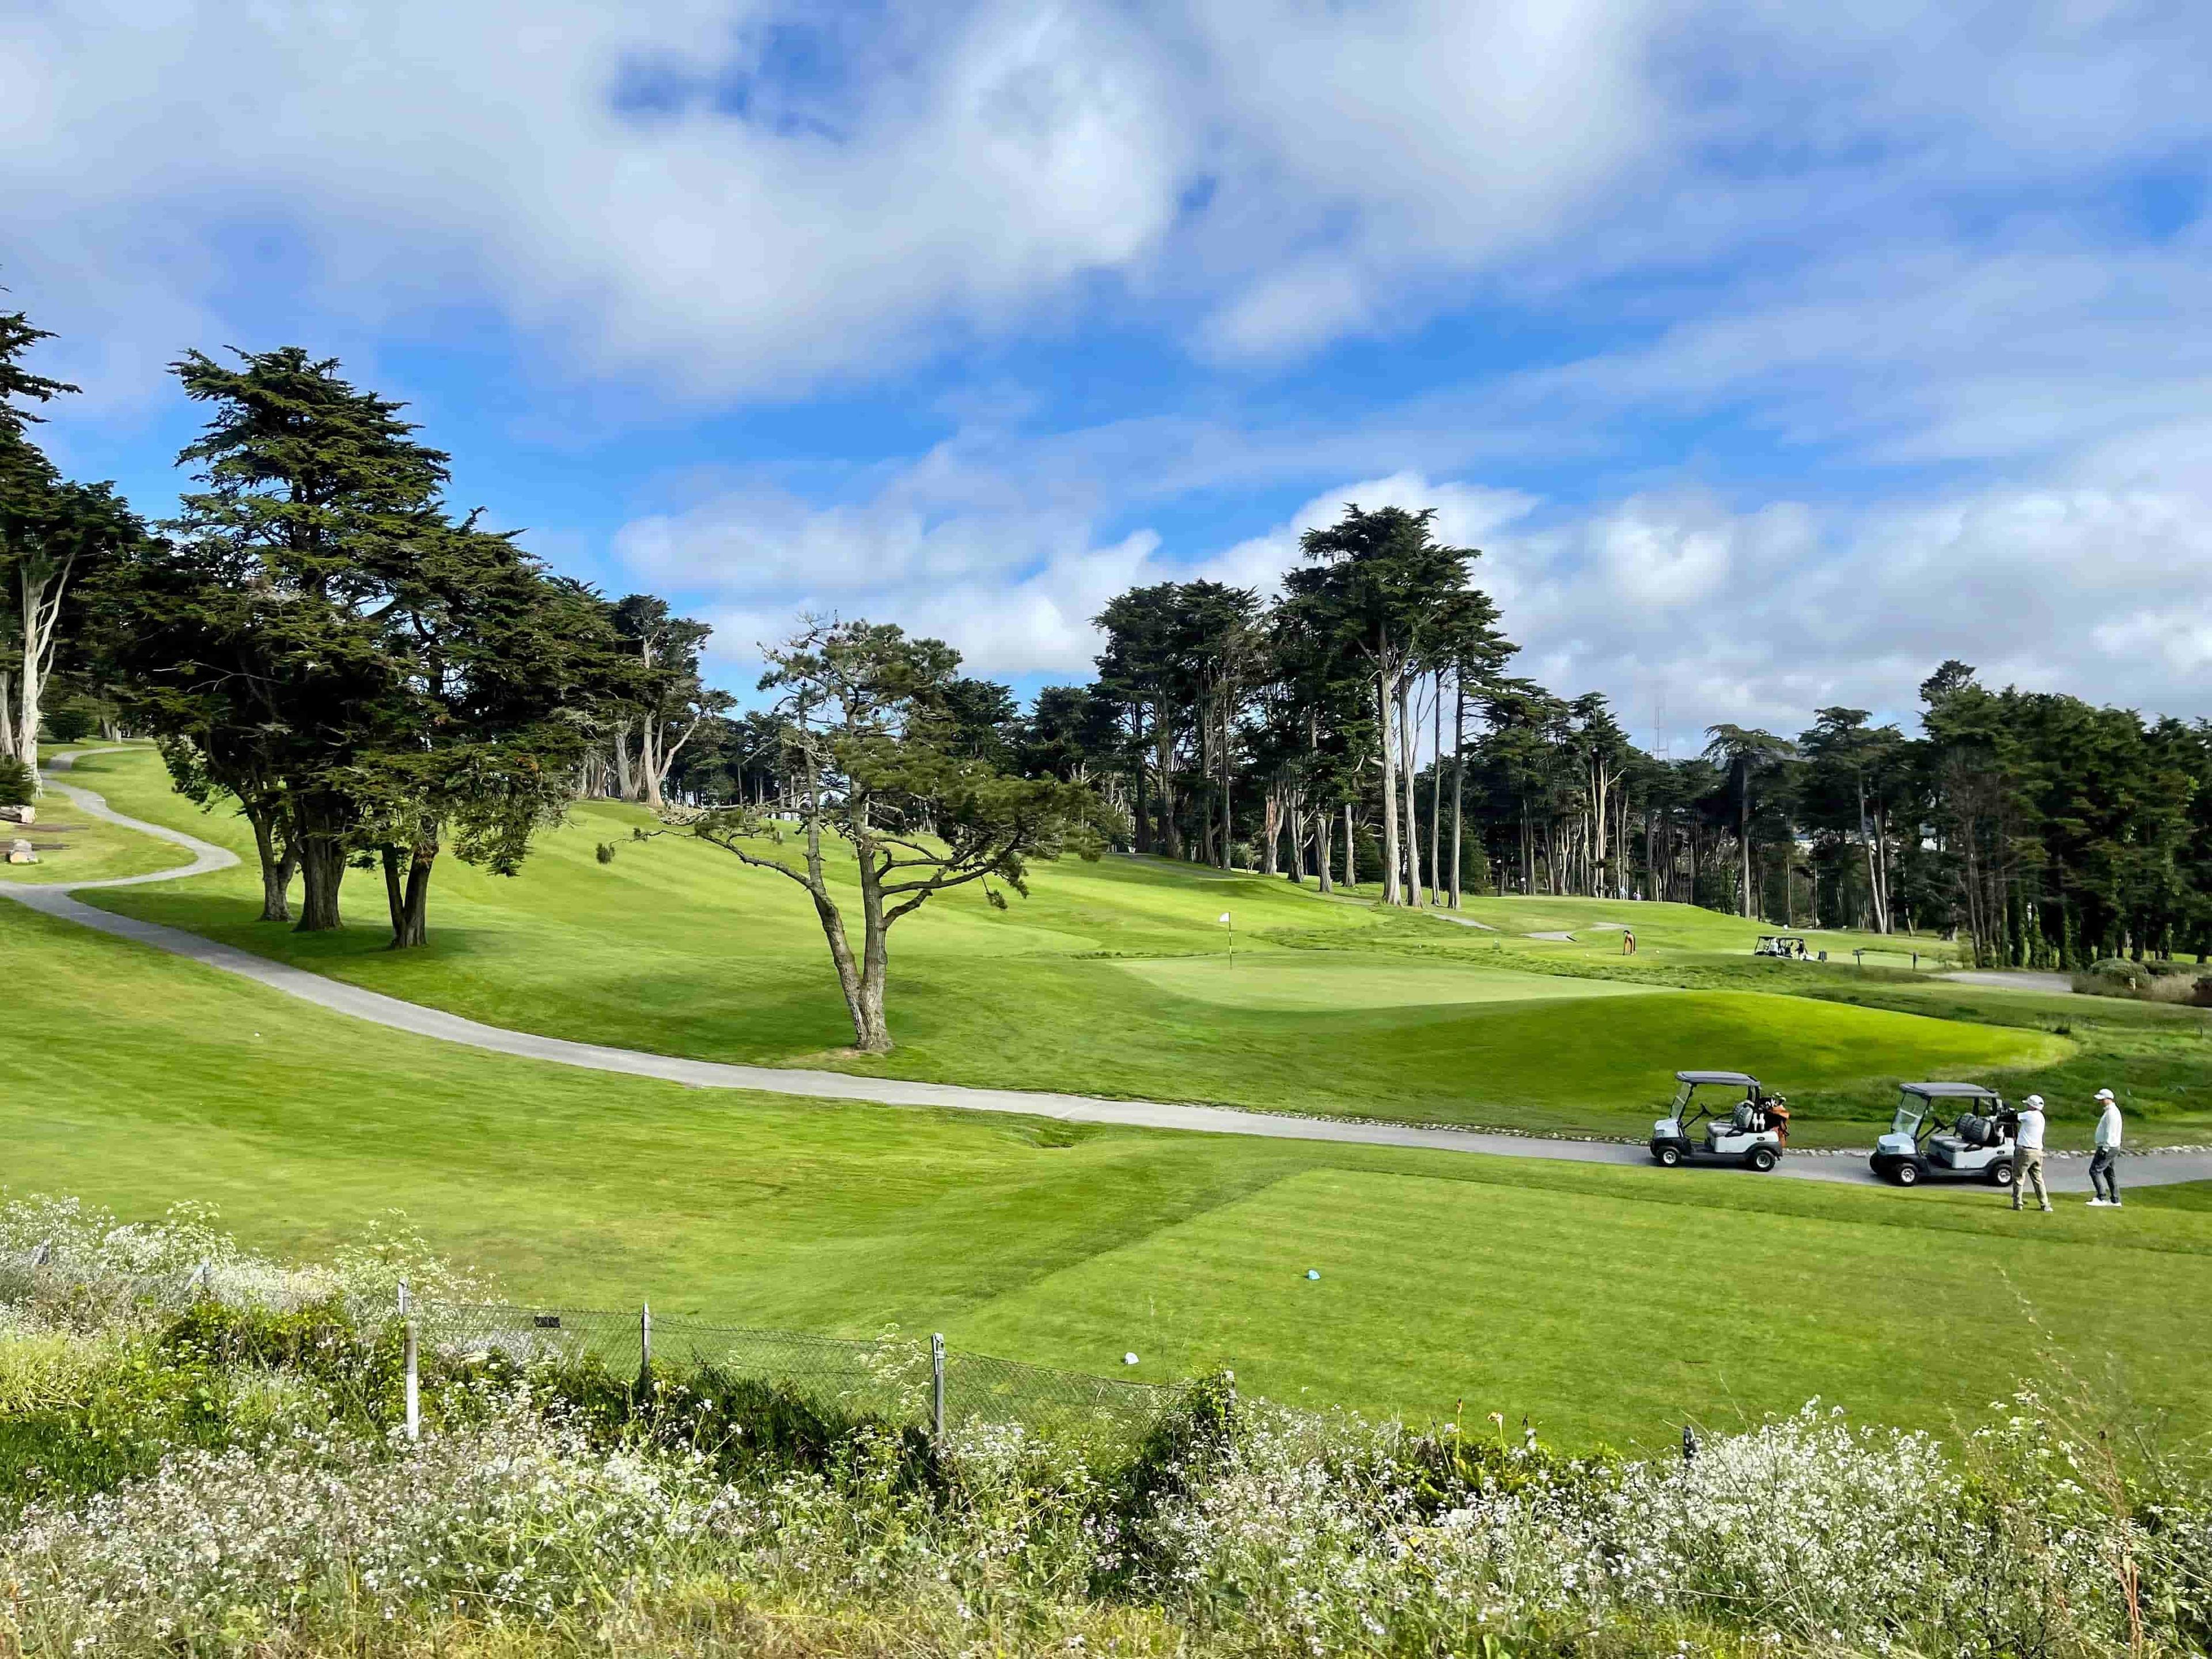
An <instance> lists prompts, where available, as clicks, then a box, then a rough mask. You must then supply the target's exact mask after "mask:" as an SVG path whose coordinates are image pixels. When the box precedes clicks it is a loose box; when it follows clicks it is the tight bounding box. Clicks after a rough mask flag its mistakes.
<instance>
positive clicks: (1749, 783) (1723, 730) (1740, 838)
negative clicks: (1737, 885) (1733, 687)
mask: <svg viewBox="0 0 2212 1659" xmlns="http://www.w3.org/2000/svg"><path fill="white" fill-rule="evenodd" d="M1705 736H1706V738H1708V739H1709V741H1708V742H1707V743H1706V744H1705V758H1706V759H1707V760H1710V761H1712V762H1713V763H1716V764H1718V765H1724V766H1726V767H1727V768H1728V769H1729V775H1730V777H1731V778H1732V779H1733V781H1734V782H1735V798H1736V848H1737V857H1738V859H1739V861H1740V863H1739V867H1740V870H1741V877H1742V881H1741V896H1742V902H1743V909H1742V914H1743V915H1745V916H1747V917H1756V916H1757V915H1759V906H1758V903H1757V900H1756V897H1755V896H1754V895H1753V891H1752V882H1751V821H1752V791H1753V780H1754V779H1755V777H1756V776H1757V775H1758V774H1759V771H1760V770H1761V769H1764V768H1766V767H1770V766H1771V765H1773V764H1774V763H1776V762H1778V761H1779V760H1781V759H1782V758H1783V757H1785V756H1787V755H1790V754H1793V753H1795V752H1796V750H1795V749H1794V747H1793V746H1792V745H1791V744H1790V741H1789V740H1788V739H1787V738H1778V737H1776V736H1775V735H1774V733H1773V732H1762V731H1759V729H1758V728H1757V727H1755V726H1735V725H1732V724H1729V723H1727V722H1723V723H1722V724H1720V725H1718V726H1707V727H1706V728H1705Z"/></svg>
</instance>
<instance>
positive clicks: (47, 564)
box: [0, 554, 76, 795]
mask: <svg viewBox="0 0 2212 1659" xmlns="http://www.w3.org/2000/svg"><path fill="white" fill-rule="evenodd" d="M75 564H76V555H74V554H71V555H70V556H67V557H65V558H64V559H61V560H60V561H58V562H55V561H52V560H49V559H45V558H40V557H36V556H29V555H26V556H24V557H22V558H21V560H19V561H18V562H17V565H16V599H15V605H16V620H17V622H18V623H20V624H21V628H22V630H23V640H22V650H23V660H22V663H21V667H20V670H19V672H20V675H21V678H20V679H19V680H18V681H17V684H16V690H15V696H16V726H15V736H14V742H13V752H14V754H15V758H16V759H18V760H20V761H21V762H22V763H24V764H25V765H26V766H28V767H29V768H30V769H31V793H33V794H34V795H37V794H43V793H46V785H45V784H44V782H43V781H41V780H40V776H39V720H40V701H41V699H42V698H43V697H44V696H45V695H46V678H47V676H48V675H50V674H52V672H53V666H54V647H55V644H56V642H57V641H58V639H59V637H60V627H61V610H62V597H63V595H64V593H66V592H68V590H69V579H70V569H71V568H72V567H74V566H75ZM7 720H8V709H7V707H6V705H5V704H4V702H0V726H4V725H5V724H6V723H7Z"/></svg>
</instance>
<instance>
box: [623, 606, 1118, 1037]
mask: <svg viewBox="0 0 2212 1659" xmlns="http://www.w3.org/2000/svg"><path fill="white" fill-rule="evenodd" d="M959 661H960V658H959V653H957V652H956V651H954V650H953V649H952V647H950V646H948V645H945V644H944V643H943V642H942V641H937V640H927V639H910V638H908V636H907V635H906V634H905V633H904V632H903V631H902V630H901V629H898V628H896V627H892V626H887V625H878V624H876V623H866V622H847V623H834V622H829V623H811V624H809V625H808V626H807V627H806V628H805V629H804V630H803V631H802V632H800V633H799V634H798V635H795V636H794V637H793V638H792V639H790V640H788V641H786V642H785V643H783V644H782V645H781V646H779V647H776V648H775V649H774V650H772V651H770V652H769V653H768V662H769V671H768V672H767V674H766V675H764V676H763V678H762V680H761V689H762V690H772V691H775V692H777V693H779V694H780V696H779V699H778V702H777V704H776V709H777V713H778V715H779V718H780V720H781V724H782V727H783V734H784V744H785V751H786V755H787V764H788V765H789V767H790V769H791V775H792V785H793V799H792V800H791V801H790V803H788V804H789V805H790V806H791V807H792V808H793V810H794V811H796V812H797V814H798V817H799V833H800V835H801V836H802V838H803V839H802V847H801V849H800V852H799V857H798V860H797V861H796V862H795V863H794V862H793V861H791V860H789V859H788V858H787V856H785V855H783V854H781V853H780V852H779V851H778V850H777V842H776V841H775V840H774V839H770V840H768V841H765V842H764V840H763V838H764V837H775V836H778V834H779V832H778V831H777V830H776V829H775V826H774V825H772V824H770V823H768V822H766V821H765V820H763V817H761V815H760V814H759V813H758V812H757V811H754V810H752V809H751V808H750V807H748V806H745V805H736V806H729V807H722V808H717V809H710V810H705V811H692V810H686V809H673V808H671V809H668V810H667V811H665V817H666V818H667V819H668V821H669V823H671V826H672V827H675V828H677V829H681V830H682V831H684V832H685V833H689V834H690V835H693V836H697V837H698V838H700V839H701V840H702V841H706V842H711V843H712V844H714V846H717V847H720V848H723V850H725V851H726V852H728V853H730V854H732V855H734V856H735V857H736V858H737V859H738V861H739V862H741V863H743V864H744V865H745V866H748V867H750V868H752V869H757V870H767V871H772V872H775V874H777V875H780V876H782V877H784V878H786V879H787V880H789V881H792V882H794V883H796V884H798V885H799V887H801V888H803V889H804V890H805V892H806V894H807V896H808V897H809V898H811V900H812V901H813V904H814V912H815V915H816V917H817V920H819V921H820V922H821V924H822V933H823V939H825V940H826V941H827V943H828V945H829V959H830V962H831V963H832V965H833V966H834V967H835V968H836V973H837V982H838V986H839V987H840V989H841V990H842V992H843V994H844V998H845V1006H846V1012H847V1013H848V1015H849V1016H850V1018H851V1020H852V1024H853V1037H854V1045H855V1046H856V1047H857V1048H860V1050H861V1051H862V1052H863V1053H866V1054H888V1053H890V1048H891V1036H890V1024H889V1021H888V1019H887V1018H886V1016H885V1012H884V999H885V991H886V981H887V978H888V972H889V966H890V930H891V928H892V927H894V926H896V924H897V923H898V921H900V920H901V919H902V918H903V917H906V916H908V915H912V914H913V913H914V912H915V911H916V910H918V909H920V908H921V907H922V906H923V905H924V904H926V903H927V902H929V900H931V899H932V898H933V897H935V896H937V895H938V894H939V893H942V892H946V891H949V890H952V889H954V888H958V887H963V886H967V885H969V884H981V888H982V890H983V891H984V892H985V893H986V894H987V896H988V897H989V899H990V902H992V903H993V904H994V905H996V906H999V907H1000V908H1004V907H1005V904H1006V898H1005V892H1006V890H1012V891H1014V892H1017V893H1021V894H1024V895H1026V894H1027V892H1028V890H1029V888H1028V884H1027V874H1028V865H1029V860H1031V859H1036V858H1054V857H1058V856H1060V854H1063V853H1067V852H1073V853H1076V854H1079V855H1081V856H1083V857H1085V858H1096V857H1097V856H1098V854H1099V851H1100V850H1101V848H1102V845H1103V842H1102V839H1101V835H1100V830H1101V828H1102V817H1103V814H1102V813H1101V811H1100V809H1099V805H1098V800H1097V796H1096V795H1094V794H1093V793H1091V790H1089V789H1088V788H1086V787H1084V786H1083V785H1081V784H1079V783H1069V782H1066V781H1061V780H1060V779H1058V778H1019V777H1015V776H1012V775H1009V774H1007V773H1005V772H1002V771H1000V770H999V769H997V768H995V767H994V766H993V765H991V764H990V763H988V762H987V761H984V760H981V759H977V758H975V757H972V756H970V755H967V754H963V753H962V752H961V738H960V733H959V731H958V726H957V721H956V720H955V718H954V716H953V714H952V712H951V708H950V707H949V706H948V702H947V692H948V690H950V688H951V686H952V685H953V684H955V683H956V682H957V678H958V675H957V670H958V667H959ZM640 833H641V834H643V833H645V832H643V831H641V832H640ZM836 841H842V842H843V843H844V845H845V848H846V850H847V851H848V853H849V854H850V855H851V857H852V859H853V861H854V884H855V885H856V887H857V889H858V896H859V898H860V927H861V934H860V950H859V951H858V952H857V953H856V952H855V951H854V948H853V943H852V937H851V933H850V930H849V929H848V927H847V925H846V918H845V900H844V896H843V895H844V892H845V890H846V889H845V885H844V881H843V878H842V872H839V873H838V876H837V877H836V878H833V876H832V873H831V865H830V854H829V843H831V842H836Z"/></svg>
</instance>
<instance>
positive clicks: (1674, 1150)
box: [1651, 1146, 1682, 1170]
mask: <svg viewBox="0 0 2212 1659" xmlns="http://www.w3.org/2000/svg"><path fill="white" fill-rule="evenodd" d="M1651 1156H1652V1157H1654V1158H1657V1159H1658V1160H1659V1167H1660V1168H1661V1169H1662V1170H1671V1169H1673V1168H1674V1166H1675V1165H1676V1164H1680V1162H1681V1161H1682V1149H1681V1148H1680V1146H1662V1147H1660V1148H1659V1150H1658V1151H1656V1152H1654V1153H1652V1154H1651Z"/></svg>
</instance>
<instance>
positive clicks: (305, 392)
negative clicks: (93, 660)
mask: <svg viewBox="0 0 2212 1659" xmlns="http://www.w3.org/2000/svg"><path fill="white" fill-rule="evenodd" d="M236 356H237V358H238V362H236V364H235V365H225V364H222V363H218V362H216V361H215V360H214V359H212V358H210V357H209V356H206V355H204V353H201V352H197V351H193V352H188V353H186V354H185V356H184V357H183V358H182V359H181V360H180V361H179V362H177V363H176V364H175V365H174V368H175V372H176V374H177V378H178V380H179V383H180V384H181V385H182V386H183V387H184V390H185V395H186V396H187V397H189V398H191V399H192V400H193V401H194V402H196V403H200V404H206V405H207V406H208V408H209V410H210V417H209V421H208V424H207V427H206V428H205V430H204V432H203V433H202V434H201V435H200V437H199V438H198V439H197V441H194V442H193V443H191V444H189V445H187V446H186V447H185V450H184V452H183V453H182V454H181V455H180V456H179V458H178V459H179V465H186V466H191V467H195V468H197V471H196V473H195V475H194V477H195V479H196V481H197V483H199V484H200V485H201V486H202V488H200V489H196V490H192V491H190V492H188V493H186V494H185V495H184V496H183V497H182V499H181V502H180V510H179V515H178V517H177V518H176V519H175V520H173V522H172V523H171V524H170V525H169V526H168V528H169V530H170V531H171V532H172V533H173V535H174V536H175V537H176V538H177V540H178V543H179V556H178V561H177V564H176V568H173V569H171V570H168V571H166V572H164V573H163V575H164V578H165V580H164V582H162V583H161V584H157V586H170V587H173V588H179V589H182V590H184V591H185V592H188V593H189V594H190V596H191V597H190V599H188V600H187V601H186V603H187V607H188V611H187V614H184V615H180V616H179V617H176V618H174V620H175V621H176V622H178V623H179V624H181V625H182V626H183V628H184V629H185V631H188V632H190V633H191V634H193V635H195V636H196V637H195V638H194V640H193V641H192V642H191V646H190V647H188V648H185V649H182V650H179V651H177V652H174V653H172V654H171V655H170V658H169V660H168V661H167V663H151V662H146V663H144V666H145V667H146V669H147V671H148V672H147V678H148V681H149V684H153V685H155V686H156V687H157V688H158V689H159V690H161V692H162V693H163V694H164V696H163V697H161V698H159V699H156V701H155V705H154V706H155V708H157V709H162V708H167V699H169V698H171V697H181V698H183V699H184V701H185V703H186V704H189V705H190V708H188V709H187V708H176V709H173V710H171V711H170V712H171V713H173V714H175V715H176V716H177V723H178V726H179V729H180V732H183V733H188V732H190V731H191V728H192V727H193V726H196V725H197V724H198V722H199V720H201V719H202V718H204V719H207V720H224V721H227V722H231V724H230V726H229V729H228V730H226V731H224V732H222V733H220V734H217V733H216V732H212V731H208V732H206V735H207V736H208V738H209V739H210V740H209V741H208V742H207V743H206V744H204V745H202V749H201V752H202V755H203V757H204V762H205V763H206V764H207V765H208V766H209V767H210V769H216V775H217V776H218V779H219V781H221V782H222V784H223V785H224V787H231V788H233V789H234V793H236V794H237V795H238V798H239V799H240V803H241V804H242V805H245V806H246V811H247V814H248V816H249V817H252V816H253V814H254V813H255V812H257V811H259V812H264V813H265V812H269V811H278V810H281V811H283V815H284V821H283V823H282V825H281V826H280V825H275V824H270V825H268V826H265V829H264V825H263V824H260V823H257V824H256V826H255V833H256V840H257V844H258V845H259V846H260V847H261V848H262V849H263V860H264V882H265V881H266V880H267V879H269V878H272V876H273V873H274V872H271V871H270V869H269V860H270V859H271V858H272V857H274V858H276V859H278V860H288V859H289V860H296V861H297V863H298V866H299V869H300V872H301V879H302V883H303V892H302V897H301V910H300V918H299V922H298V927H299V930H300V931H301V932H302V933H318V932H322V931H325V930H327V929H331V928H334V927H338V926H339V925H340V920H341V919H340V915H339V911H338V890H339V885H340V884H341V882H342V881H343V878H344V874H345V867H346V861H347V856H348V853H349V848H350V845H351V843H352V840H353V836H354V832H355V830H356V827H357V822H358V819H359V817H360V810H359V805H358V803H357V802H356V799H354V797H353V795H352V793H350V791H349V787H348V785H349V768H351V767H352V766H353V765H354V763H355V762H356V759H357V758H358V757H359V755H360V753H361V751H362V750H363V749H364V748H365V747H371V746H374V744H375V741H376V739H377V737H378V733H377V732H375V731H374V730H373V729H372V728H371V726H369V725H368V724H367V722H368V721H370V720H373V719H374V717H375V716H376V715H377V714H378V712H379V711H380V710H383V709H386V708H389V707H390V706H391V704H392V699H393V697H394V696H395V694H396V691H397V690H398V688H397V687H396V686H395V684H394V673H395V668H394V664H393V662H392V659H391V657H390V655H389V653H387V651H386V640H385V638H384V637H383V635H384V629H385V627H386V622H385V617H384V615H383V613H384V611H385V610H386V606H387V605H390V603H391V602H392V596H393V592H394V586H395V582H396V580H398V573H399V572H400V571H401V570H402V569H404V567H405V566H406V565H407V564H408V563H409V562H410V561H411V560H412V559H413V558H414V556H415V550H416V548H417V547H418V546H419V545H420V544H421V543H422V540H423V538H428V537H432V536H435V534H436V533H437V532H438V531H439V529H440V526H441V519H440V516H439V501H438V497H439V492H440V490H441V487H442V486H443V485H444V483H445V481H446V459H447V458H446V456H445V455H444V453H442V452H441V451H438V450H435V449H432V448H430V447H428V446H426V445H423V444H421V443H418V442H416V441H415V438H414V433H415V430H416V428H414V426H413V425H411V424H410V422H406V421H404V420H403V419H401V418H400V410H401V408H402V405H400V404H396V403H393V402H392V401H390V400H389V399H386V398H380V397H379V396H377V395H376V394H374V393H373V392H363V391H361V390H359V389H357V388H356V387H355V386H352V385H350V384H349V383H348V382H347V381H346V380H343V379H342V378H341V377H340V375H339V374H338V372H337V371H338V365H337V361H336V360H335V359H321V360H318V359H314V358H311V357H309V356H307V353H306V352H305V351H303V350H301V349H300V348H299V347H297V346H286V347H283V348H280V349H276V350H274V351H265V352H255V353H244V352H241V353H238V354H236ZM144 620H145V621H147V622H148V623H149V624H154V625H157V626H158V624H160V623H161V621H162V618H161V617H147V618H145V619H144ZM178 643H179V644H180V645H181V644H182V641H179V642H178ZM140 655H141V660H142V662H143V648H142V650H141V653H140ZM240 726H258V727H261V728H263V730H262V731H261V732H258V733H256V732H247V731H244V730H240V729H239V728H240ZM150 729H154V730H156V731H159V730H161V729H162V728H161V727H160V726H153V727H151V728H150ZM203 730H204V728H203ZM264 754H265V755H267V756H268V757H269V758H270V762H271V763H272V769H273V772H274V775H276V776H277V777H280V778H281V779H282V780H283V788H282V792H281V795H274V794H271V793H269V792H268V791H267V789H266V788H265V787H264V786H263V782H262V780H261V779H260V778H259V777H258V776H255V775H251V774H250V773H249V775H241V776H240V777H239V778H238V779H237V780H236V781H235V783H234V781H233V780H232V779H231V778H229V777H227V776H221V775H220V769H223V768H226V767H228V766H229V765H230V764H232V763H234V761H238V760H239V759H240V757H247V756H257V757H258V756H260V755H264ZM280 846H281V848H283V850H282V851H279V850H277V849H278V848H279V847H280Z"/></svg>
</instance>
